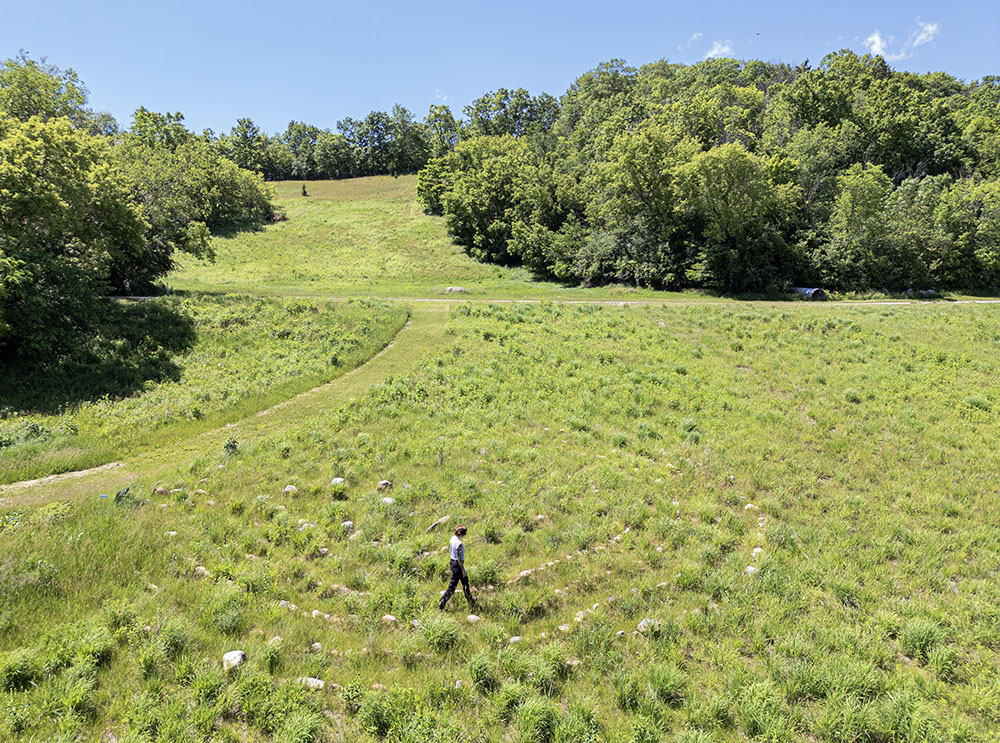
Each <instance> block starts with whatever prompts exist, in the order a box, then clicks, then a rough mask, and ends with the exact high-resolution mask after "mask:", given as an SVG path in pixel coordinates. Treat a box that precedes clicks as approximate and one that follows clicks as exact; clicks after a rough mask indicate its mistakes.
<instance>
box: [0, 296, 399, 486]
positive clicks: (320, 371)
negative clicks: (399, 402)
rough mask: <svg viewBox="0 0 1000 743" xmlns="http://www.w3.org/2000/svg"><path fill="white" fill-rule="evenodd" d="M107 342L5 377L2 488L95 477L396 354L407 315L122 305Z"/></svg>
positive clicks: (329, 305) (320, 306)
mask: <svg viewBox="0 0 1000 743" xmlns="http://www.w3.org/2000/svg"><path fill="white" fill-rule="evenodd" d="M109 309H110V310H111V312H112V313H114V314H113V316H112V317H111V318H110V319H109V321H108V322H107V323H106V324H105V325H104V326H103V327H102V333H103V337H102V342H100V343H96V342H95V343H94V349H88V348H84V349H82V351H81V350H79V349H78V351H77V353H76V354H75V355H73V356H71V357H69V358H68V359H63V360H61V361H60V363H58V364H53V365H49V366H45V367H36V366H31V365H26V366H22V367H18V368H13V367H10V366H7V367H4V368H3V373H2V374H0V399H2V400H3V401H4V409H3V418H2V419H0V483H4V482H14V481H18V480H23V479H27V478H32V477H40V476H43V475H49V474H51V473H55V472H62V471H66V470H72V469H82V468H85V467H93V466H95V465H100V464H103V463H105V462H110V461H112V460H114V459H116V458H118V457H121V456H123V455H126V454H134V453H135V452H136V451H139V450H142V449H145V448H150V447H162V446H164V445H166V444H169V443H170V442H171V441H176V440H178V439H184V438H187V437H190V436H192V435H194V434H197V433H199V432H201V431H205V430H208V429H211V428H215V427H218V426H220V425H222V424H225V423H228V422H231V421H235V420H239V419H241V418H244V417H246V416H247V415H249V414H250V413H253V412H256V411H258V410H261V409H263V408H266V407H268V406H269V405H273V404H274V403H277V402H279V401H281V400H284V399H286V398H288V397H290V396H292V395H295V394H298V393H300V392H302V391H304V390H307V389H310V388H312V387H315V386H317V385H319V384H322V383H324V382H327V381H329V380H330V379H333V378H334V377H337V376H339V375H340V374H343V373H344V371H346V370H349V369H351V368H353V367H355V366H357V365H358V364H359V363H362V362H363V361H366V360H367V359H369V358H370V357H371V356H372V355H373V354H374V353H376V352H377V351H378V350H379V349H381V348H382V347H383V346H385V344H387V343H388V342H389V341H390V340H391V339H392V337H393V336H394V335H395V334H396V332H397V331H398V330H399V328H400V327H401V326H402V325H403V323H404V322H405V321H406V318H407V312H406V310H405V308H404V307H402V306H399V305H392V306H390V305H387V304H385V303H379V302H372V301H367V300H354V301H350V302H321V301H317V300H303V299H297V300H280V299H261V298H254V297H247V296H243V297H241V296H201V297H190V298H181V299H179V298H173V297H168V298H160V299H156V300H152V301H149V302H141V303H116V304H115V305H114V306H113V307H111V308H109Z"/></svg>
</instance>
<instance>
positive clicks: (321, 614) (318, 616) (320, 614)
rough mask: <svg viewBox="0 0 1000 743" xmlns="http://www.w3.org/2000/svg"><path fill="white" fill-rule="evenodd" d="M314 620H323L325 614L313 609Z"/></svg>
mask: <svg viewBox="0 0 1000 743" xmlns="http://www.w3.org/2000/svg"><path fill="white" fill-rule="evenodd" d="M312 618H313V619H322V618H323V612H321V611H320V610H319V609H313V610H312Z"/></svg>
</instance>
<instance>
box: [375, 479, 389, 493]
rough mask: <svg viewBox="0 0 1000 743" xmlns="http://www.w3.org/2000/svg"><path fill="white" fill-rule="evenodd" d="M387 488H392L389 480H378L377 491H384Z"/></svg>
mask: <svg viewBox="0 0 1000 743" xmlns="http://www.w3.org/2000/svg"><path fill="white" fill-rule="evenodd" d="M387 490H392V481H391V480H379V481H378V492H380V493H384V492H386V491H387Z"/></svg>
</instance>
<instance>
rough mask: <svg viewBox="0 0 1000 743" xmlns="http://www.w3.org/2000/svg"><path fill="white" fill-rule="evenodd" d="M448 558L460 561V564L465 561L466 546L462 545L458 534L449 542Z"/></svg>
mask: <svg viewBox="0 0 1000 743" xmlns="http://www.w3.org/2000/svg"><path fill="white" fill-rule="evenodd" d="M448 556H449V557H451V559H452V560H458V561H459V562H461V561H463V560H464V559H465V545H464V544H462V540H461V539H459V538H458V535H457V534H455V535H454V536H453V537H452V538H451V541H450V542H448Z"/></svg>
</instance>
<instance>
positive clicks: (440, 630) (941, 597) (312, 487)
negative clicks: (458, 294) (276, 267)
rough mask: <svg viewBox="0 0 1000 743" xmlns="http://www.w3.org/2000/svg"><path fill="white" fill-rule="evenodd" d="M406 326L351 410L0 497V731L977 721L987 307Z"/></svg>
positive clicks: (272, 423) (259, 427)
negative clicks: (235, 659) (160, 489)
mask: <svg viewBox="0 0 1000 743" xmlns="http://www.w3.org/2000/svg"><path fill="white" fill-rule="evenodd" d="M422 313H423V314H421V313H415V314H414V324H413V327H412V328H411V329H408V330H405V331H404V332H403V333H402V334H401V336H400V339H399V341H398V343H399V344H400V345H399V346H398V347H397V346H395V345H394V347H392V348H390V349H389V351H388V352H387V354H386V356H384V357H379V358H378V359H376V360H374V361H373V362H372V369H373V370H371V371H366V370H365V367H361V368H360V369H358V370H357V371H356V372H352V373H351V374H355V375H361V376H360V377H357V378H356V381H354V382H351V380H350V375H345V376H344V377H342V378H341V379H340V380H337V382H336V383H335V385H338V384H340V383H342V382H343V383H344V384H345V385H346V384H350V385H352V386H351V387H350V389H352V390H363V389H365V387H368V389H367V392H366V393H364V394H363V395H362V396H361V397H360V398H359V399H357V400H356V401H355V402H349V401H348V400H346V399H344V394H346V393H344V394H341V395H338V397H339V398H340V403H339V404H332V401H331V404H329V405H325V404H324V405H307V404H306V403H305V402H300V403H295V404H291V407H290V408H288V409H284V410H283V411H279V413H278V414H280V415H283V416H287V417H285V418H281V419H274V420H269V418H270V416H268V417H265V418H262V419H260V420H259V421H257V420H254V421H252V422H250V423H249V424H248V427H247V428H244V429H242V433H240V434H239V436H238V438H239V439H240V445H239V447H237V448H236V450H235V451H230V452H228V453H227V452H225V451H223V449H222V447H221V446H219V444H220V442H221V439H217V438H211V442H210V444H211V445H206V446H204V447H201V448H202V449H203V450H202V451H196V450H193V449H185V450H183V451H182V452H181V453H179V454H177V455H176V456H175V457H174V459H173V461H172V462H168V461H167V460H165V459H164V460H157V463H156V465H155V466H153V464H149V465H148V466H143V467H136V468H135V469H138V470H139V471H137V472H136V471H130V472H129V473H128V474H125V473H120V474H116V473H103V474H101V475H100V477H101V478H102V479H101V480H100V482H101V483H102V486H106V485H112V484H114V483H115V478H119V481H118V483H117V484H119V485H121V486H125V485H130V486H131V490H130V491H129V492H128V493H126V494H123V495H122V496H121V497H120V498H118V499H115V498H114V497H112V498H107V499H102V498H99V497H98V495H99V492H101V491H100V490H98V488H97V487H96V485H95V483H96V481H93V480H92V481H84V483H83V484H81V483H66V484H65V486H64V489H60V488H61V487H63V486H60V487H56V486H52V487H50V488H48V489H47V490H46V495H45V497H44V499H40V500H39V501H36V503H40V502H42V501H45V504H44V505H32V504H31V502H30V501H28V500H25V501H23V502H22V501H17V500H15V501H14V502H12V503H9V504H8V505H7V507H6V508H5V509H4V511H3V512H2V514H0V524H2V526H0V594H2V595H3V596H4V598H5V600H4V603H3V607H2V608H0V683H3V684H4V687H5V688H4V689H0V694H5V695H6V696H4V698H3V701H2V703H0V709H3V710H4V712H3V713H2V714H0V718H2V719H0V726H2V727H0V731H2V733H3V735H4V736H5V737H6V738H8V739H11V740H29V739H31V736H34V738H35V739H43V738H54V739H57V738H58V736H60V735H62V736H63V738H65V739H73V737H74V736H80V738H81V739H91V738H94V737H100V736H101V735H103V734H104V732H105V731H108V730H110V731H113V732H114V734H115V735H116V736H118V737H119V738H124V737H125V736H127V735H132V736H134V737H135V738H136V739H143V738H142V737H141V736H145V739H149V740H182V739H183V740H189V739H195V740H293V739H294V740H322V739H333V740H338V739H348V740H352V739H359V738H360V739H369V740H375V739H378V738H380V737H384V738H385V739H387V740H393V741H423V740H488V741H502V740H504V741H505V740H532V741H550V740H551V741H571V740H573V741H576V740H595V741H596V740H607V741H640V740H642V741H645V740H650V741H654V740H663V741H670V740H675V739H676V740H682V741H683V740H687V741H706V740H712V741H720V742H721V741H732V742H734V743H735V742H736V741H743V740H761V741H765V740H766V741H783V740H788V741H807V740H824V741H827V740H828V741H875V742H879V743H881V742H883V741H893V742H897V741H913V742H914V743H915V742H916V741H950V742H954V743H958V742H959V741H983V742H984V743H985V742H986V741H989V740H992V739H994V738H995V736H996V733H997V731H998V729H1000V718H998V716H997V712H996V710H997V709H998V707H1000V673H998V670H997V669H998V668H1000V663H998V661H1000V614H998V612H997V609H996V607H997V606H998V605H1000V588H998V585H1000V584H998V583H997V580H996V576H997V573H998V570H1000V535H998V533H997V530H996V528H995V524H996V523H997V521H998V518H1000V503H998V501H997V499H996V487H995V484H994V481H995V472H996V461H997V454H998V452H1000V440H998V437H1000V429H998V427H997V425H996V422H997V421H996V415H997V413H996V411H997V404H998V395H1000V384H998V383H997V381H996V380H997V367H996V350H997V346H998V343H1000V311H998V310H997V309H995V308H993V307H991V306H952V307H944V306H939V305H938V306H911V307H898V308H897V307H852V306H826V307H815V306H809V305H803V304H796V305H792V306H789V307H778V308H772V307H746V306H739V307H735V308H734V307H732V306H716V305H702V306H692V307H677V306H650V307H642V308H615V307H591V306H566V305H550V304H543V305H532V306H524V305H522V306H510V305H463V306H461V307H456V308H454V309H452V310H451V312H450V319H449V320H448V323H447V325H445V326H444V327H443V328H442V327H441V326H440V324H439V321H438V318H439V317H440V315H439V314H435V313H434V312H432V311H431V310H430V308H426V309H424V310H422ZM409 333H415V334H416V335H413V336H410V339H411V340H408V335H407V334H409ZM407 344H410V345H407ZM383 364H384V365H383ZM407 366H409V367H410V368H408V369H407V368H406V367H407ZM390 370H391V373H390ZM387 374H388V376H387ZM365 375H371V376H365ZM372 382H374V384H370V385H369V383H372ZM332 389H338V388H331V392H330V394H331V395H333V394H334V393H333V392H332ZM849 391H851V392H852V394H848V393H849ZM293 410H294V414H293V412H292V411H293ZM238 430H239V429H238ZM218 435H221V434H218ZM212 436H213V437H214V436H216V434H213V435H212ZM338 476H339V477H344V478H346V480H347V484H346V487H345V488H342V489H341V488H334V487H331V485H330V480H331V478H332V477H338ZM382 479H388V480H391V481H392V482H393V487H392V490H391V491H390V492H389V493H380V492H377V491H376V484H377V483H378V481H379V480H382ZM88 482H89V483H90V484H89V485H86V483H88ZM157 483H162V484H163V485H164V486H165V487H167V488H168V489H169V490H175V491H176V492H172V493H169V494H168V495H153V494H152V487H153V485H154V484H157ZM289 484H291V485H294V486H295V487H296V489H295V490H294V491H286V485H289ZM70 488H72V490H71V489H70ZM109 490H111V492H114V491H113V489H111V488H106V489H104V490H103V492H108V491H109ZM198 490H204V491H206V492H204V493H198V492H197V491H198ZM69 493H73V494H74V495H73V496H72V497H70V496H69V495H68V494H69ZM386 495H388V496H391V497H392V498H394V500H395V502H394V503H389V504H387V503H384V502H383V501H382V498H383V497H386ZM60 496H63V497H60ZM135 497H137V498H138V500H134V498H135ZM146 499H150V500H149V502H148V503H143V501H144V500H146ZM444 515H448V516H450V517H451V520H450V521H449V522H447V524H446V525H444V526H443V527H439V528H438V530H437V531H436V532H430V533H428V532H427V531H426V529H427V527H428V525H429V524H431V523H432V522H433V521H435V520H436V519H437V518H439V517H441V516H444ZM539 516H542V517H544V518H539ZM347 520H350V521H352V522H353V530H354V531H350V532H349V530H348V529H346V528H345V527H343V526H342V523H343V522H344V521H347ZM457 523H465V524H467V525H468V526H469V529H470V533H469V537H468V538H467V540H466V543H467V548H468V561H469V568H470V570H469V572H470V576H471V578H472V582H473V584H474V585H477V586H478V588H477V592H478V594H479V597H480V603H481V607H480V608H479V609H478V610H477V612H476V613H477V614H479V615H480V616H481V617H482V620H481V621H480V622H479V623H477V624H469V623H467V622H466V621H465V615H466V613H467V610H466V608H465V605H464V598H463V597H462V596H461V595H457V596H455V597H454V598H453V599H452V603H451V604H450V607H449V611H448V613H447V614H445V615H444V616H443V617H442V616H441V615H438V614H437V611H436V608H435V605H436V602H437V597H438V593H439V591H440V590H442V589H443V588H444V585H445V583H444V581H445V567H446V559H445V558H444V556H443V555H442V554H441V553H440V552H439V549H440V548H441V547H442V546H443V545H444V544H445V543H446V541H447V536H448V533H449V529H450V527H452V526H453V525H454V524H457ZM355 531H356V532H359V533H358V534H356V535H355V536H354V538H353V539H352V538H350V537H351V534H354V532H355ZM167 532H176V534H174V535H172V536H168V535H167ZM758 547H759V548H760V549H761V551H760V553H758V554H757V555H754V549H755V548H758ZM324 550H325V551H324ZM567 556H568V557H567ZM550 562H551V563H553V564H552V565H549V564H548V563H550ZM747 566H754V567H756V568H758V572H756V573H755V574H752V575H750V574H748V573H747V571H746V568H747ZM199 567H204V568H205V569H207V571H208V573H209V575H207V576H201V577H199V574H198V571H197V570H196V568H199ZM525 570H532V571H533V572H531V573H530V574H525V577H523V578H519V579H518V580H516V581H514V582H512V583H510V584H507V582H506V581H507V580H510V579H513V578H515V577H516V576H518V575H520V574H522V571H525ZM149 584H155V585H156V588H151V587H150V585H149ZM488 585H492V586H493V588H492V589H490V588H489V587H488ZM557 590H558V592H557ZM612 597H614V598H613V599H612ZM281 601H288V602H291V603H293V604H295V605H296V608H295V609H294V610H293V609H291V608H289V607H286V606H282V605H281V604H280V602H281ZM313 610H317V611H318V612H319V613H320V615H321V616H320V617H319V618H313V615H312V612H313ZM326 614H329V615H330V616H331V619H330V620H326V619H325V618H324V617H323V615H326ZM386 614H392V615H393V616H395V617H396V619H397V621H396V622H395V623H391V624H388V623H385V622H384V621H383V620H382V617H383V616H384V615H386ZM39 617H44V621H38V618H39ZM578 617H579V618H580V621H576V619H577V618H578ZM646 618H649V619H652V620H656V621H655V623H653V624H650V625H647V629H646V631H644V632H638V631H637V628H638V625H639V623H640V621H641V620H643V619H646ZM413 620H416V621H417V622H418V623H419V626H418V627H414V626H412V625H411V622H412V621H413ZM564 626H565V627H568V629H567V630H564V629H561V628H562V627H564ZM619 632H623V633H624V634H622V635H619V634H618V633H619ZM275 636H280V637H281V639H280V640H276V641H272V638H273V637H275ZM514 636H518V637H520V638H522V639H521V641H520V642H517V643H513V644H512V643H510V642H509V641H510V639H511V638H512V637H514ZM315 642H319V643H321V646H322V649H319V650H316V649H312V647H311V646H312V644H313V643H315ZM234 648H239V649H242V650H244V651H246V653H247V655H248V659H249V660H248V663H247V666H246V667H244V668H243V669H241V670H239V671H237V672H234V673H231V674H228V675H226V674H223V673H222V671H221V662H220V659H221V655H222V653H223V652H225V651H226V650H231V649H234ZM301 676H312V677H317V678H320V679H323V680H324V681H326V682H327V687H326V688H325V689H324V690H323V691H320V692H308V693H307V692H306V691H305V690H304V688H303V687H302V686H301V685H300V684H298V683H297V682H296V681H295V680H296V679H297V678H299V677H301ZM456 681H460V682H461V684H460V685H458V687H457V688H456V683H455V682H456ZM333 684H338V685H339V686H340V687H341V688H339V689H338V688H334V687H333V686H332V685H333ZM373 685H378V686H376V687H375V688H372V687H373ZM381 687H384V688H381Z"/></svg>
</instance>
